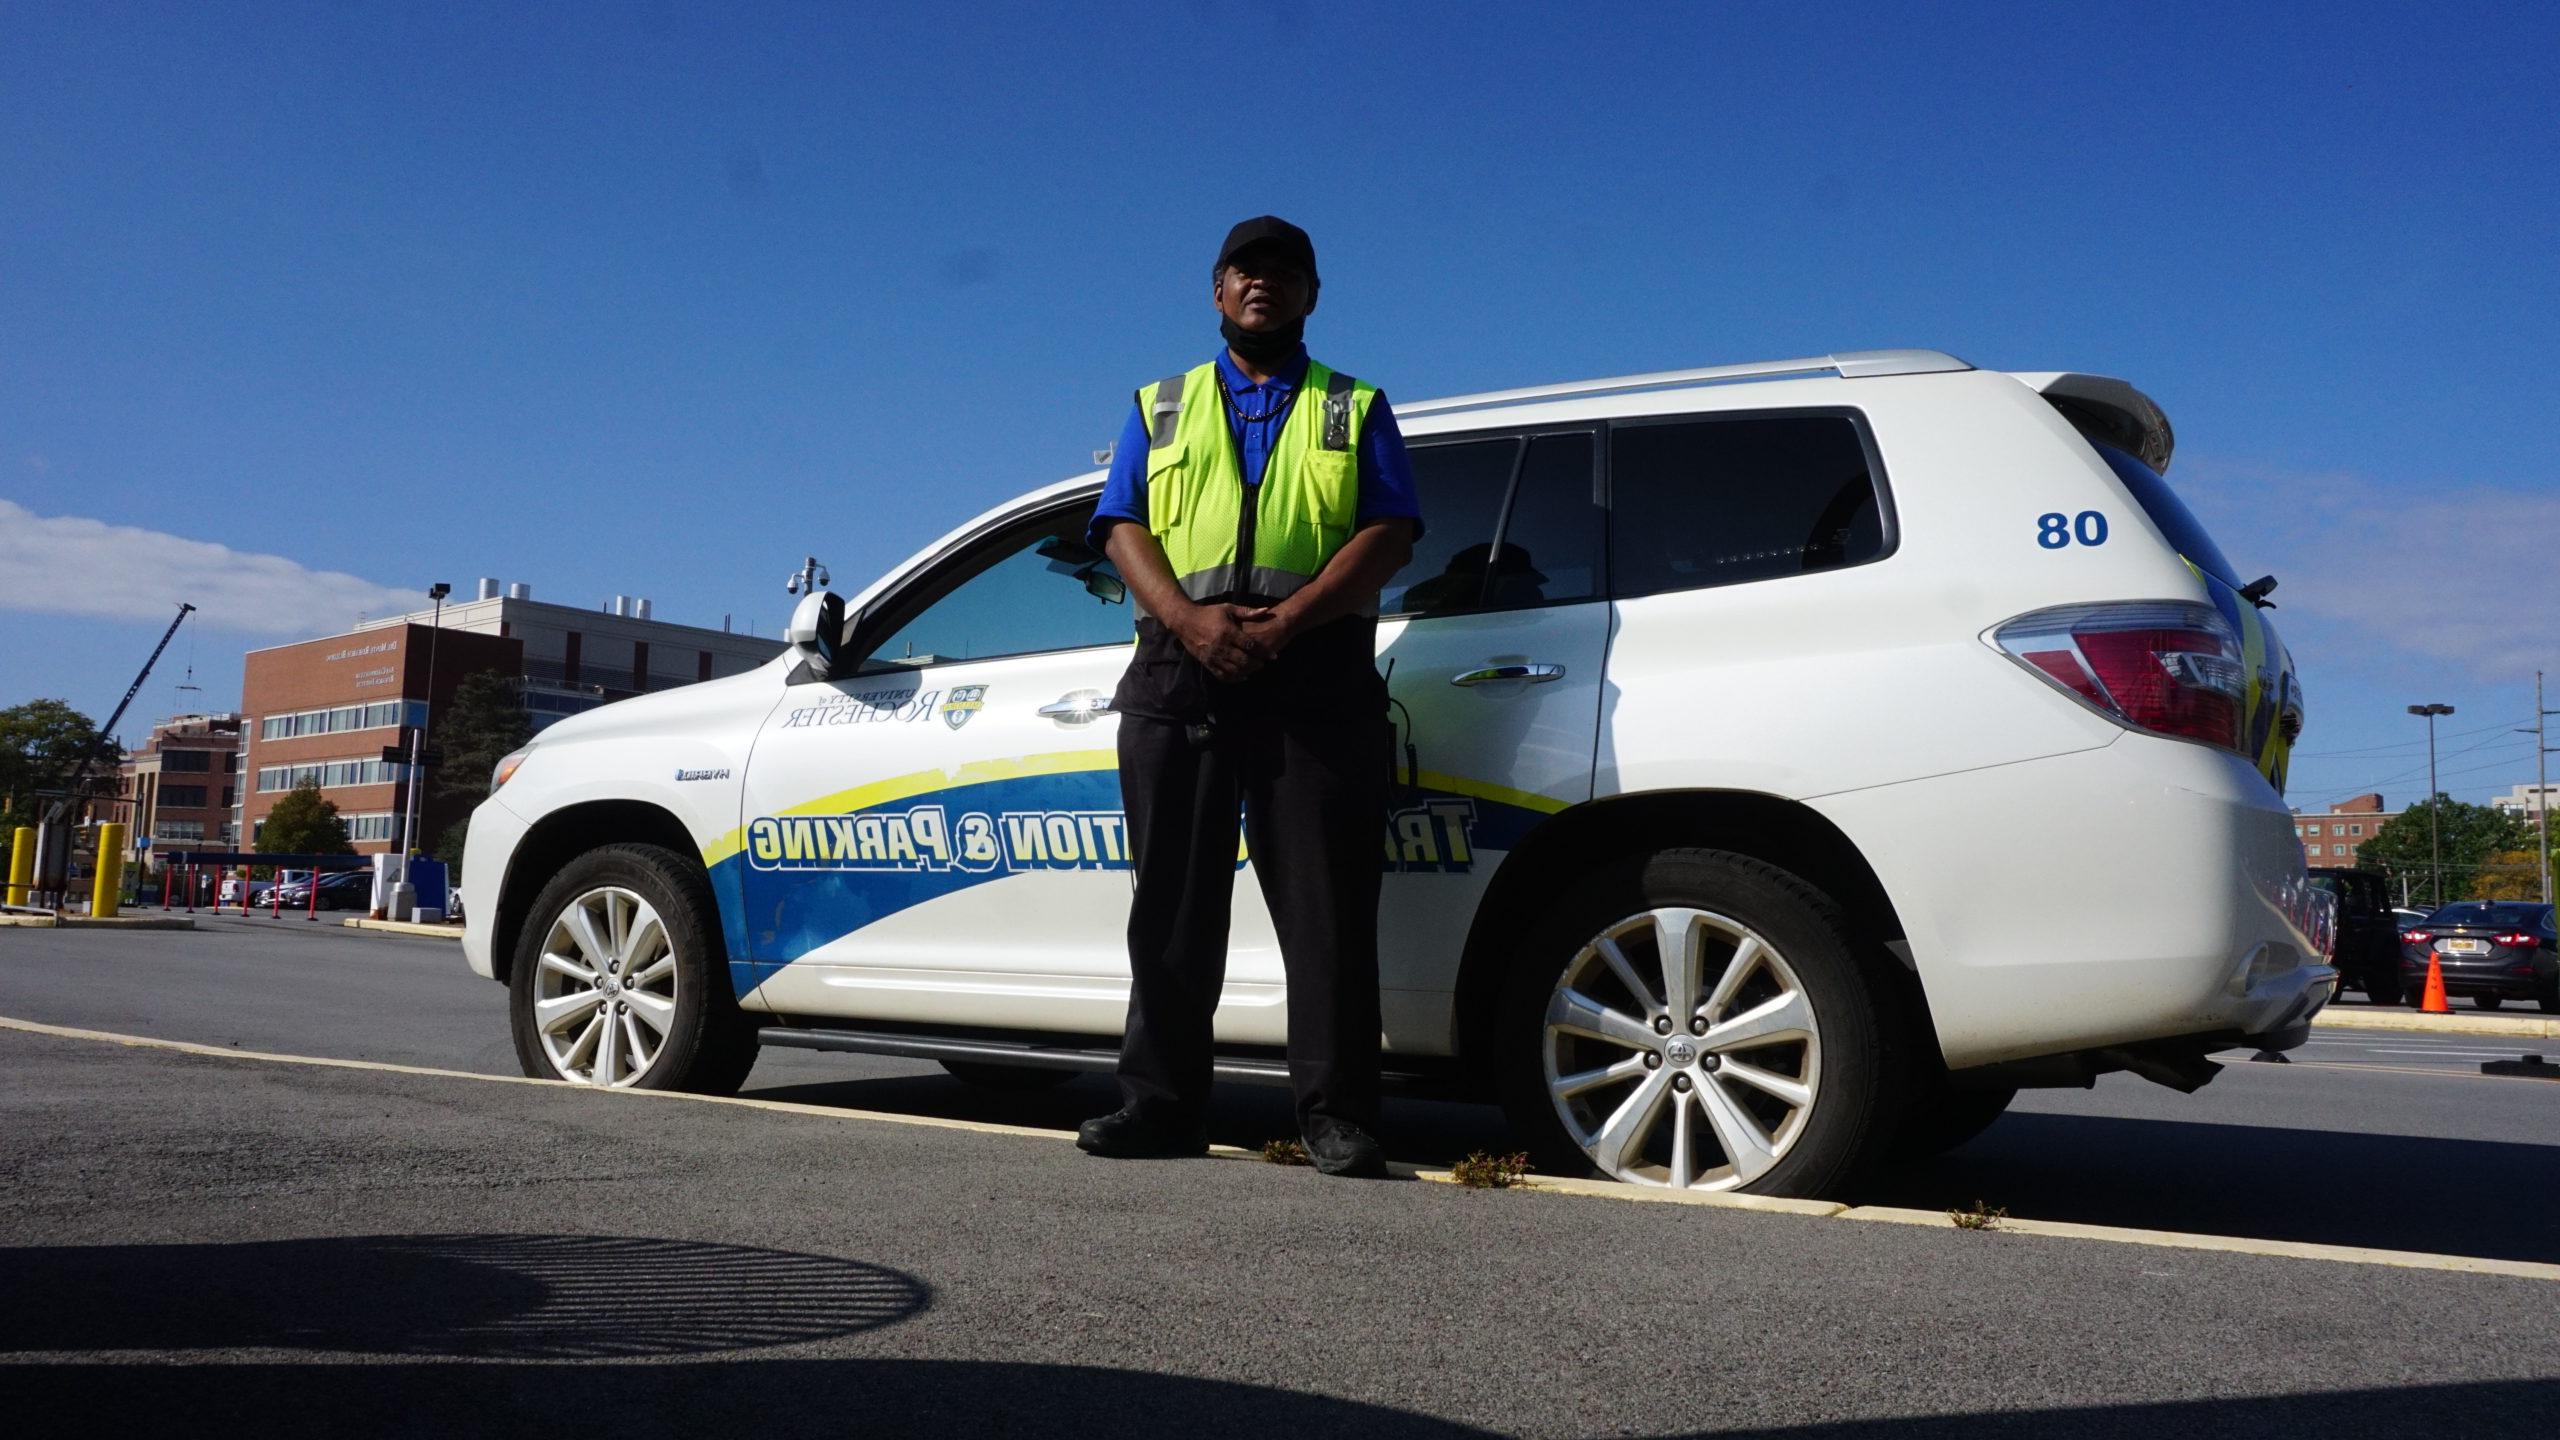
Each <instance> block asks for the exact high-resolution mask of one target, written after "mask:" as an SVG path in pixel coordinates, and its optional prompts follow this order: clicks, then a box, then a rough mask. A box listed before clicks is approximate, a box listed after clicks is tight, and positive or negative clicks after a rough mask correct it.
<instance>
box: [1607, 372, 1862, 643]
mask: <svg viewBox="0 0 2560 1440" xmlns="http://www.w3.org/2000/svg"><path fill="white" fill-rule="evenodd" d="M1609 537H1610V538H1609V564H1610V569H1611V573H1612V574H1613V575H1614V576H1615V578H1616V582H1617V592H1618V594H1620V595H1621V596H1628V597H1632V596H1638V595H1657V594H1661V593H1663V592H1664V591H1669V590H1695V589H1700V588H1703V587H1706V586H1711V585H1738V584H1742V583H1744V582H1746V581H1752V580H1774V579H1777V578H1779V577H1781V576H1787V575H1807V574H1813V573H1816V572H1818V571H1823V570H1837V569H1840V568H1841V567H1843V566H1848V565H1858V564H1863V563H1865V562H1867V561H1869V560H1874V559H1877V558H1879V557H1880V556H1882V555H1883V554H1884V553H1885V548H1886V536H1885V522H1884V504H1883V497H1882V495H1881V494H1880V493H1879V487H1878V476H1877V472H1876V466H1875V462H1874V458H1873V455H1872V452H1871V451H1870V450H1869V448H1868V446H1867V443H1866V437H1865V435H1864V433H1863V432H1862V431H1861V429H1860V427H1859V424H1858V422H1857V420H1856V419H1855V417H1853V416H1851V415H1849V414H1847V413H1845V412H1837V411H1806V412H1796V413H1791V414H1785V415H1735V416H1717V417H1714V418H1709V419H1700V420H1680V421H1673V422H1667V423H1648V424H1635V425H1622V426H1619V427H1617V428H1615V429H1613V430H1612V431H1611V432H1610V435H1609Z"/></svg>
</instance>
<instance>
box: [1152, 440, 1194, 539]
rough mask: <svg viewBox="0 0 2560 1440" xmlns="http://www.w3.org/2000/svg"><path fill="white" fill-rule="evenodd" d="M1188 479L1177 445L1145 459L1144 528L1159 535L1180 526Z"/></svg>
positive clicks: (1180, 448) (1180, 450)
mask: <svg viewBox="0 0 2560 1440" xmlns="http://www.w3.org/2000/svg"><path fill="white" fill-rule="evenodd" d="M1190 478H1191V477H1190V475H1189V474H1188V473H1187V472H1186V467H1185V466H1184V465H1183V463H1182V447H1181V446H1179V445H1168V446H1166V447H1165V448H1164V449H1163V450H1162V451H1159V452H1156V453H1155V454H1151V455H1149V456H1148V457H1147V528H1148V529H1150V530H1153V531H1154V532H1155V533H1156V534H1157V535H1158V536H1163V535H1166V534H1169V533H1171V531H1172V529H1173V527H1174V526H1175V525H1177V524H1179V523H1181V520H1182V489H1183V486H1184V485H1185V484H1186V483H1187V482H1188V481H1189V480H1190Z"/></svg>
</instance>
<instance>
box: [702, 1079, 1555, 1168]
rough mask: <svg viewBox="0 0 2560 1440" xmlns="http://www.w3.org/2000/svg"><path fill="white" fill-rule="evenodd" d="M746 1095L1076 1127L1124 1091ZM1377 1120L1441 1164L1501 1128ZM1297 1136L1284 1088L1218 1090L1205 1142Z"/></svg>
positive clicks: (1442, 1110)
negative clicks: (1208, 1139) (1209, 1140)
mask: <svg viewBox="0 0 2560 1440" xmlns="http://www.w3.org/2000/svg"><path fill="white" fill-rule="evenodd" d="M746 1093H747V1094H748V1095H751V1096H753V1097H754V1098H756V1099H758V1100H787V1101H791V1102H793V1103H795V1104H800V1105H837V1106H843V1107H846V1108H848V1109H855V1110H882V1111H887V1112H889V1113H891V1114H896V1115H931V1116H934V1117H937V1118H940V1119H946V1120H978V1121H986V1122H990V1123H994V1124H998V1125H1030V1126H1036V1127H1040V1128H1043V1129H1051V1130H1073V1129H1075V1128H1076V1126H1077V1125H1078V1124H1080V1123H1082V1122H1083V1121H1086V1120H1089V1119H1091V1118H1093V1117H1094V1116H1096V1115H1101V1114H1106V1113H1108V1112H1110V1111H1112V1110H1114V1109H1117V1108H1118V1107H1119V1104H1120V1092H1119V1090H1118V1089H1117V1088H1116V1085H1115V1083H1114V1082H1113V1080H1112V1079H1111V1077H1110V1076H1108V1075H1083V1076H1078V1077H1077V1078H1076V1079H1074V1080H1072V1081H1069V1082H1068V1083H1066V1084H1063V1085H1060V1086H1058V1087H1057V1088H1055V1089H1051V1090H1034V1091H1029V1092H1006V1091H1000V1090H986V1089H981V1088H979V1087H977V1086H974V1085H968V1084H963V1083H962V1082H960V1081H958V1080H955V1079H953V1078H951V1077H950V1076H948V1075H944V1074H941V1073H938V1072H936V1073H930V1074H923V1075H900V1076H868V1077H862V1078H856V1079H846V1080H835V1081H819V1082H803V1083H798V1084H791V1083H785V1084H780V1085H760V1084H757V1083H756V1082H754V1081H752V1080H750V1081H749V1082H748V1087H747V1090H746ZM1383 1120H1384V1123H1383V1125H1382V1126H1381V1127H1380V1128H1381V1129H1382V1130H1384V1131H1385V1135H1384V1136H1383V1137H1382V1138H1384V1139H1385V1141H1386V1142H1387V1151H1388V1153H1389V1154H1391V1155H1393V1156H1394V1157H1395V1158H1397V1159H1399V1160H1411V1161H1416V1162H1419V1163H1422V1164H1442V1165H1445V1164H1447V1163H1448V1162H1450V1161H1452V1160H1455V1159H1457V1158H1459V1157H1460V1156H1462V1155H1465V1154H1466V1153H1467V1152H1468V1151H1470V1150H1491V1149H1495V1148H1497V1147H1500V1146H1502V1145H1503V1142H1504V1140H1505V1138H1506V1134H1507V1132H1506V1131H1505V1129H1504V1127H1503V1121H1502V1112H1501V1111H1499V1110H1497V1109H1495V1108H1494V1107H1493V1106H1490V1105H1470V1104H1462V1103H1459V1102H1456V1101H1448V1100H1415V1099H1398V1098H1390V1099H1389V1100H1388V1101H1387V1103H1386V1111H1385V1114H1384V1116H1383ZM1297 1133H1298V1122H1297V1117H1296V1113H1295V1111H1294V1110H1293V1109H1292V1108H1291V1103H1290V1099H1289V1092H1288V1091H1287V1090H1285V1089H1282V1088H1280V1087H1279V1086H1276V1085H1245V1084H1223V1085H1220V1086H1219V1087H1218V1090H1217V1095H1216V1098H1215V1099H1214V1100H1213V1101H1212V1102H1211V1105H1210V1110H1209V1138H1210V1139H1211V1140H1213V1141H1215V1142H1217V1143H1218V1144H1221V1145H1240V1146H1243V1147H1244V1148H1246V1149H1248V1150H1259V1149H1261V1148H1262V1145H1263V1142H1264V1141H1266V1140H1279V1139H1284V1138H1287V1137H1290V1136H1294V1135H1296V1134H1297ZM1509 1148H1514V1149H1516V1148H1518V1147H1517V1146H1512V1147H1509Z"/></svg>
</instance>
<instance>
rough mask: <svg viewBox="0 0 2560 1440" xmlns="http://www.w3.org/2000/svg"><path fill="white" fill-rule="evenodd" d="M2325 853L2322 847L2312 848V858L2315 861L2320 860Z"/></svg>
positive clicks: (2315, 846)
mask: <svg viewBox="0 0 2560 1440" xmlns="http://www.w3.org/2000/svg"><path fill="white" fill-rule="evenodd" d="M2323 853H2324V852H2323V851H2322V850H2321V849H2320V847H2319V846H2317V845H2314V846H2312V847H2311V858H2312V859H2314V860H2317V859H2319V858H2320V856H2321V855H2322V854H2323Z"/></svg>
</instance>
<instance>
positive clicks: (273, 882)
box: [267, 866, 284, 920]
mask: <svg viewBox="0 0 2560 1440" xmlns="http://www.w3.org/2000/svg"><path fill="white" fill-rule="evenodd" d="M267 918H268V919H270V920H281V919H283V918H284V872H283V871H281V870H278V869H276V868H274V867H273V866H270V867H268V869H267Z"/></svg>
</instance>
